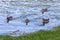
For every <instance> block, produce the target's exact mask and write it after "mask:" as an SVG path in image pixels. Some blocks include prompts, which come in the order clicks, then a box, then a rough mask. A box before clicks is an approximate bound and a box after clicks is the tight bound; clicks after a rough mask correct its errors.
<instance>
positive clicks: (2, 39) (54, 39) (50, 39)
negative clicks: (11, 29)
mask: <svg viewBox="0 0 60 40" xmlns="http://www.w3.org/2000/svg"><path fill="white" fill-rule="evenodd" d="M0 40H60V27H57V28H54V30H49V31H44V30H41V31H38V32H36V33H32V34H28V35H24V36H19V37H12V36H0Z"/></svg>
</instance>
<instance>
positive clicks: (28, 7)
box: [0, 0, 60, 34]
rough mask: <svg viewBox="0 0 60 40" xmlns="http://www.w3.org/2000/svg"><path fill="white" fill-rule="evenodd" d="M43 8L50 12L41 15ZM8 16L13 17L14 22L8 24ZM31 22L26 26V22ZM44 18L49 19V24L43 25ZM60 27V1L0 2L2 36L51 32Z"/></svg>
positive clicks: (0, 29) (28, 0)
mask: <svg viewBox="0 0 60 40" xmlns="http://www.w3.org/2000/svg"><path fill="white" fill-rule="evenodd" d="M42 8H47V9H48V12H45V13H44V14H42V13H41V9H42ZM7 16H13V18H14V20H12V21H10V22H9V23H6V18H7ZM26 18H28V19H29V20H30V23H29V25H27V26H26V25H25V22H24V20H25V19H26ZM42 18H49V19H50V20H49V23H48V24H46V25H45V26H40V25H41V24H42ZM59 25H60V1H59V0H33V1H32V0H20V1H19V0H15V1H9V2H8V1H1V2H0V34H2V33H9V32H10V31H16V30H20V31H22V32H26V33H28V32H35V31H38V30H49V29H52V28H53V27H56V26H59Z"/></svg>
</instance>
